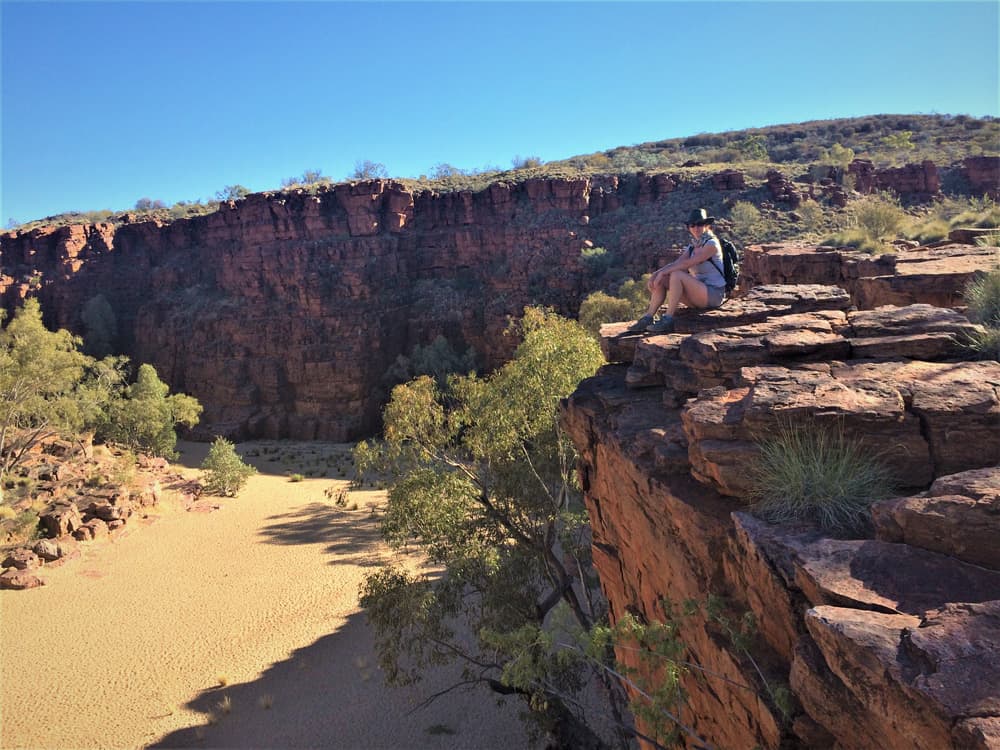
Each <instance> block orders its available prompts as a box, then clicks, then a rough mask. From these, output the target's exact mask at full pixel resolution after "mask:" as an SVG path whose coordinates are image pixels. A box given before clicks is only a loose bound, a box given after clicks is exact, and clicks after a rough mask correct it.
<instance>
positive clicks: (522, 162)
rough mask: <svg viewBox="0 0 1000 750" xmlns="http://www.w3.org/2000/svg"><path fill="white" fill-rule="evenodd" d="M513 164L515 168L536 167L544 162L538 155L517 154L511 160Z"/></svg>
mask: <svg viewBox="0 0 1000 750" xmlns="http://www.w3.org/2000/svg"><path fill="white" fill-rule="evenodd" d="M510 163H511V165H513V167H514V169H532V168H534V167H540V166H542V164H544V162H543V161H542V160H541V158H540V157H537V156H521V155H518V156H515V157H514V158H513V159H511V160H510Z"/></svg>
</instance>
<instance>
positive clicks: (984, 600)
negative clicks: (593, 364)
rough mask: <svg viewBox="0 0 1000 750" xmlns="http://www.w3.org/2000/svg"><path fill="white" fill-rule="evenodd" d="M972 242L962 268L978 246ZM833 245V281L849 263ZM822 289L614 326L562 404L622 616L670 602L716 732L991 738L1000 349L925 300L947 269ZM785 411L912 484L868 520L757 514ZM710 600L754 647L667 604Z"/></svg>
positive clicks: (998, 589) (999, 571) (997, 666)
mask: <svg viewBox="0 0 1000 750" xmlns="http://www.w3.org/2000/svg"><path fill="white" fill-rule="evenodd" d="M966 250H967V255H968V256H969V257H968V258H965V259H964V260H963V259H962V258H961V257H960V255H961V254H960V253H959V252H958V251H957V250H954V249H953V250H951V251H949V252H950V257H951V259H952V263H953V264H954V265H957V266H960V267H962V266H964V267H967V268H971V267H973V266H976V265H977V264H978V263H979V260H977V258H979V257H980V256H979V255H978V251H977V250H975V249H973V248H966ZM933 251H934V249H933V248H932V249H929V250H926V249H925V250H924V252H925V253H927V254H931V255H932V254H933ZM796 254H802V253H796ZM780 255H781V253H780V252H779V256H780ZM820 255H821V257H820V258H819V259H817V260H816V261H815V266H816V267H817V268H823V269H824V270H823V271H822V273H824V274H828V276H824V277H821V280H822V281H829V280H830V277H831V276H836V278H840V279H843V278H845V276H846V275H848V274H850V273H853V271H849V272H846V273H845V270H844V269H843V268H837V267H836V264H835V263H833V262H832V261H831V256H830V252H829V251H821V252H820ZM858 261H861V262H863V259H857V260H855V259H852V258H845V259H844V260H843V262H844V263H845V264H847V263H852V262H854V265H855V269H856V268H857V265H858ZM874 262H875V263H877V262H878V261H874ZM883 262H884V261H883ZM915 262H917V261H915ZM922 262H932V261H931V260H925V261H922ZM939 270H940V273H941V275H940V281H941V287H942V288H944V289H947V288H948V287H949V286H951V285H953V284H954V283H956V282H955V281H954V278H955V276H954V274H952V272H951V271H950V270H948V269H947V268H941V269H939ZM880 273H881V275H885V276H888V275H890V274H889V272H887V271H886V269H885V268H882V269H880ZM855 278H859V277H858V276H855ZM927 288H928V289H929V288H930V286H928V287H927ZM827 289H829V288H827ZM823 290H824V287H822V286H821V285H819V286H813V287H806V288H805V289H804V290H803V293H802V294H799V295H796V294H795V292H794V289H793V288H789V287H783V286H781V285H776V286H774V285H772V286H770V287H766V288H761V289H756V288H755V289H752V290H751V292H750V294H748V295H747V296H746V297H745V298H743V299H736V300H731V301H729V302H727V303H726V305H725V306H724V307H723V308H722V310H717V311H712V313H711V314H710V315H711V316H714V322H715V323H716V324H717V327H715V328H712V329H706V327H705V325H706V323H707V318H708V317H709V315H702V316H698V317H699V318H702V319H701V320H698V321H695V319H694V318H691V317H679V318H678V319H677V320H678V325H677V331H678V332H677V333H675V334H670V335H667V336H636V335H630V334H627V333H624V328H625V324H616V325H609V326H605V327H604V328H603V329H602V346H603V348H604V351H605V354H606V355H607V356H608V357H609V359H610V360H611V361H614V362H617V363H618V364H609V365H607V366H605V368H604V369H603V370H602V371H601V372H600V373H599V374H598V375H597V376H595V377H594V378H591V379H589V380H587V381H584V382H583V383H582V384H581V385H580V387H579V388H578V390H577V392H576V393H574V394H573V395H572V396H571V397H570V398H569V399H567V401H566V402H565V404H564V407H563V412H562V423H563V426H564V427H565V429H566V430H567V432H568V434H569V435H570V436H571V437H572V439H573V440H574V443H575V444H576V446H577V448H578V449H579V451H580V453H581V464H580V478H581V482H582V485H583V488H584V492H585V500H586V503H587V507H588V510H589V512H590V517H591V522H592V527H593V534H594V537H593V538H594V562H595V566H596V567H597V570H598V572H599V574H600V577H601V582H602V586H603V588H604V590H605V593H606V595H607V598H608V600H609V602H610V607H611V613H612V618H617V617H619V616H621V614H622V613H624V612H626V611H627V612H630V613H632V614H633V615H636V616H638V617H639V618H640V619H643V618H645V619H647V620H666V619H671V620H672V621H674V622H675V624H676V625H677V627H678V633H679V637H680V638H681V640H682V641H683V642H684V643H685V644H686V645H687V654H686V657H685V661H686V662H687V663H688V664H689V665H694V666H689V668H688V670H689V675H688V678H687V679H686V681H685V688H686V689H688V690H689V692H688V700H687V702H686V703H685V705H684V707H683V710H682V712H681V715H680V718H681V719H682V720H683V721H684V722H685V723H686V724H687V725H688V726H690V727H692V728H693V729H694V730H695V731H696V732H697V733H698V734H699V735H700V736H701V737H703V738H704V739H706V740H707V741H709V742H710V743H711V744H712V745H713V746H717V747H754V746H759V747H762V748H778V747H781V748H821V747H828V748H835V747H841V748H857V749H859V750H860V749H861V748H874V747H879V748H882V747H885V748H911V747H921V748H928V750H929V749H930V748H993V747H998V746H1000V745H998V744H997V742H998V740H1000V731H998V730H1000V662H998V661H997V654H998V653H1000V650H998V648H997V645H998V636H1000V617H998V616H1000V609H998V607H1000V566H998V565H997V557H996V554H995V552H994V550H995V549H996V548H997V545H996V543H995V542H996V538H997V535H998V531H1000V527H998V525H997V523H998V522H997V518H1000V514H998V513H997V511H996V508H995V507H994V506H995V505H996V500H997V497H1000V495H998V490H997V487H998V486H1000V485H998V484H997V482H998V481H1000V474H998V469H997V468H996V467H997V466H998V465H1000V364H998V363H996V362H971V361H965V359H964V357H965V356H966V354H967V351H966V350H965V348H964V347H963V346H962V345H961V343H962V340H963V339H964V338H965V337H967V336H968V335H969V334H970V333H971V332H973V331H974V330H975V327H974V326H973V325H972V324H970V323H969V321H968V320H966V319H965V318H964V317H963V316H962V315H960V314H959V313H957V312H956V311H954V310H951V309H945V308H939V307H936V306H934V305H933V304H928V302H929V301H933V299H936V297H935V296H934V295H940V294H942V289H938V290H937V291H933V292H931V291H928V292H926V293H927V294H928V295H929V296H930V297H931V300H926V299H920V296H921V294H923V292H919V291H915V292H914V293H913V296H914V297H916V298H917V299H912V300H909V301H908V304H906V305H905V306H900V307H897V306H882V307H879V308H876V309H860V310H859V309H855V307H854V306H852V304H851V300H850V298H849V297H848V295H847V291H846V290H844V289H840V290H833V289H829V291H823ZM765 300H768V301H767V302H765ZM781 300H786V301H787V300H795V304H794V305H790V304H787V303H782V302H781ZM855 302H857V300H855ZM769 305H770V309H769V311H768V307H769ZM758 306H763V307H764V309H765V311H764V312H763V313H761V312H760V310H758V309H757V307H758ZM778 423H792V424H810V423H811V424H820V425H822V424H824V423H826V424H830V425H831V426H835V427H836V428H837V429H840V430H843V431H844V432H845V433H846V434H848V435H850V436H852V437H853V438H855V439H857V440H858V441H860V442H861V444H862V445H864V446H865V450H866V452H870V453H872V454H875V455H879V456H881V457H882V459H883V460H884V461H885V462H887V463H888V465H889V466H891V467H892V468H893V469H894V470H895V472H896V475H897V479H898V480H899V482H900V484H901V485H904V486H909V487H911V488H912V489H913V490H914V491H913V493H912V494H911V495H909V496H907V497H900V498H894V499H892V500H888V501H884V502H882V503H880V504H879V505H878V506H876V507H875V508H874V509H873V513H872V518H873V525H874V528H875V536H876V537H877V538H871V537H870V536H869V537H861V538H831V537H829V536H827V535H825V534H824V533H822V532H821V531H820V530H819V529H818V528H816V527H815V526H813V525H811V524H809V523H807V522H800V523H793V524H783V525H773V524H769V523H766V522H764V521H762V520H759V519H757V518H756V517H754V516H753V515H752V514H750V513H748V512H747V507H746V505H745V502H744V500H743V497H744V496H745V492H746V490H747V487H748V477H747V475H748V473H749V472H748V468H749V466H750V461H751V459H752V457H753V456H754V455H755V453H756V451H757V450H758V448H757V443H756V441H757V440H759V439H760V437H761V436H766V435H767V434H769V433H770V431H771V430H772V429H773V427H774V426H775V425H776V424H778ZM716 597H723V598H724V601H725V602H727V606H728V609H727V610H726V612H727V616H728V618H729V620H728V621H729V622H736V621H738V620H739V618H740V617H741V615H742V614H743V613H747V614H748V615H749V616H752V617H753V619H754V621H755V622H756V623H757V628H756V636H755V638H754V640H753V644H752V645H751V646H750V648H749V650H748V651H745V650H743V649H742V647H740V646H737V645H736V643H735V642H734V640H733V638H732V635H731V633H730V634H729V635H727V632H728V631H727V629H726V628H725V627H723V628H721V629H720V626H719V623H720V622H722V621H720V620H719V619H718V617H713V616H712V615H709V614H706V612H707V610H706V608H705V607H704V606H702V607H696V609H697V611H696V612H695V614H694V615H690V616H687V617H678V616H677V608H676V606H674V607H671V606H668V605H669V604H673V605H677V604H678V603H680V602H684V601H693V602H694V603H698V602H701V603H704V602H706V601H713V600H716ZM619 656H620V658H622V659H623V660H624V661H625V662H626V663H627V664H629V665H630V666H633V667H635V668H639V669H641V664H642V662H641V659H639V658H637V657H636V656H635V655H634V654H632V653H630V652H628V651H623V652H621V653H620V654H619ZM780 685H786V686H787V687H788V688H789V689H790V691H791V695H792V700H791V706H790V710H791V714H790V715H783V713H782V709H781V705H780V702H779V701H776V700H775V695H776V693H775V692H774V688H775V686H780ZM688 744H689V746H694V743H692V742H689V743H688Z"/></svg>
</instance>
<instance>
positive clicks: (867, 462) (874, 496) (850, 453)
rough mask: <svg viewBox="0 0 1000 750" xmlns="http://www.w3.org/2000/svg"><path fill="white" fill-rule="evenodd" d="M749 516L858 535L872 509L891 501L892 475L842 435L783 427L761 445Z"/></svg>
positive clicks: (821, 429) (815, 428)
mask: <svg viewBox="0 0 1000 750" xmlns="http://www.w3.org/2000/svg"><path fill="white" fill-rule="evenodd" d="M758 448H759V454H758V456H757V458H756V460H755V461H754V463H753V466H752V468H751V470H750V478H751V484H752V488H751V490H750V492H749V495H748V499H749V500H750V501H751V502H752V505H751V508H750V509H751V511H752V512H753V513H754V514H755V515H757V516H759V517H761V518H763V519H765V520H767V521H770V522H772V523H783V522H787V521H802V520H805V521H811V522H814V523H816V524H817V525H818V526H819V527H820V528H821V529H822V530H823V531H826V532H828V533H831V534H838V535H839V534H859V533H863V532H864V531H865V530H866V529H867V528H868V527H869V525H870V518H869V507H870V506H871V504H872V503H873V502H875V501H877V500H881V499H883V498H886V497H889V496H890V495H891V493H892V490H893V485H894V482H893V477H892V475H891V473H890V472H889V470H888V469H887V468H886V467H885V466H884V465H883V464H882V463H881V462H880V461H879V459H878V458H877V457H876V456H875V455H873V454H872V452H871V451H870V449H868V448H866V447H864V446H863V445H862V444H861V443H860V442H858V441H857V440H856V439H853V438H851V437H850V436H848V435H846V434H845V433H844V431H843V429H833V428H829V427H823V426H818V425H810V426H808V427H802V426H793V425H790V424H779V425H778V426H777V428H776V429H775V430H774V432H773V434H769V435H768V436H766V437H764V438H763V439H761V440H760V441H759V442H758Z"/></svg>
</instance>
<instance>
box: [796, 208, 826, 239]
mask: <svg viewBox="0 0 1000 750" xmlns="http://www.w3.org/2000/svg"><path fill="white" fill-rule="evenodd" d="M797 210H798V212H799V216H801V217H802V227H803V228H804V229H805V230H806V231H807V232H816V231H818V230H819V229H821V228H822V226H823V219H824V212H823V207H822V206H821V205H820V204H819V203H817V202H816V201H803V203H802V205H800V206H799V207H798V209H797Z"/></svg>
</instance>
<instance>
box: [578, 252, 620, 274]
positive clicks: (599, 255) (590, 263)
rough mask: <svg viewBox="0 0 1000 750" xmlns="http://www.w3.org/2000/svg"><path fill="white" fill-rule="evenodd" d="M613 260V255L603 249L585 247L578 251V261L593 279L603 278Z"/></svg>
mask: <svg viewBox="0 0 1000 750" xmlns="http://www.w3.org/2000/svg"><path fill="white" fill-rule="evenodd" d="M615 260H617V259H616V258H615V254H614V253H609V252H608V251H607V249H606V248H603V247H585V248H583V249H582V250H581V251H580V261H581V262H582V263H583V265H584V267H585V268H586V269H587V271H588V272H589V273H590V275H591V276H593V277H598V276H603V275H604V272H605V271H607V270H608V269H609V268H611V266H612V265H613V264H614V262H615Z"/></svg>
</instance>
